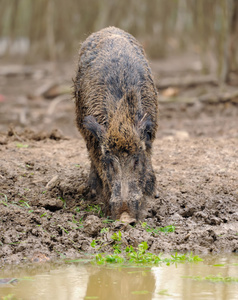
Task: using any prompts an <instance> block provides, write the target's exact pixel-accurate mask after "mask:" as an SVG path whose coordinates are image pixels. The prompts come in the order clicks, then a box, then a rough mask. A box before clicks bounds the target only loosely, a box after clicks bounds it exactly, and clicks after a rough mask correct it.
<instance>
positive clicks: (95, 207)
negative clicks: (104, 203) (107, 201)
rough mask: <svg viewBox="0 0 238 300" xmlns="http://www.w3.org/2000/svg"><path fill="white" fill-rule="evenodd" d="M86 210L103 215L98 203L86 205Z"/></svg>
mask: <svg viewBox="0 0 238 300" xmlns="http://www.w3.org/2000/svg"><path fill="white" fill-rule="evenodd" d="M85 210H86V211H90V212H93V213H96V214H97V215H99V216H100V217H103V213H102V209H101V207H100V206H99V205H97V204H95V205H88V206H87V207H86V209H85Z"/></svg>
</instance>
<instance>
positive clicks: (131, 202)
mask: <svg viewBox="0 0 238 300" xmlns="http://www.w3.org/2000/svg"><path fill="white" fill-rule="evenodd" d="M143 203H144V196H143V193H142V191H141V189H140V188H139V187H137V188H136V187H135V184H134V183H132V182H129V183H128V182H125V181H122V182H121V183H117V184H115V185H114V188H113V189H112V195H111V199H110V201H109V207H110V214H111V216H112V217H113V219H120V221H123V222H126V223H133V222H135V221H136V220H138V219H139V218H140V215H141V211H142V208H143Z"/></svg>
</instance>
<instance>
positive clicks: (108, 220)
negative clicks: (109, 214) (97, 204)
mask: <svg viewBox="0 0 238 300" xmlns="http://www.w3.org/2000/svg"><path fill="white" fill-rule="evenodd" d="M102 222H103V223H106V224H107V223H113V222H115V220H111V219H108V218H107V219H105V220H103V221H102Z"/></svg>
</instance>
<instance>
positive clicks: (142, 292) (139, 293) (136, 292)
mask: <svg viewBox="0 0 238 300" xmlns="http://www.w3.org/2000/svg"><path fill="white" fill-rule="evenodd" d="M131 293H132V295H146V294H149V293H150V292H149V291H133V292H131Z"/></svg>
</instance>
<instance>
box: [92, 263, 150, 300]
mask: <svg viewBox="0 0 238 300" xmlns="http://www.w3.org/2000/svg"><path fill="white" fill-rule="evenodd" d="M154 289H155V277H154V274H153V273H152V272H150V270H148V269H138V268H117V269H114V268H113V269H105V268H100V269H99V270H98V272H96V273H95V274H94V275H91V276H90V277H89V281H88V287H87V292H86V297H95V296H97V297H99V299H114V300H120V299H129V298H128V297H129V296H130V299H136V297H138V296H141V293H142V294H143V299H144V300H150V299H152V293H153V292H154Z"/></svg>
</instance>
